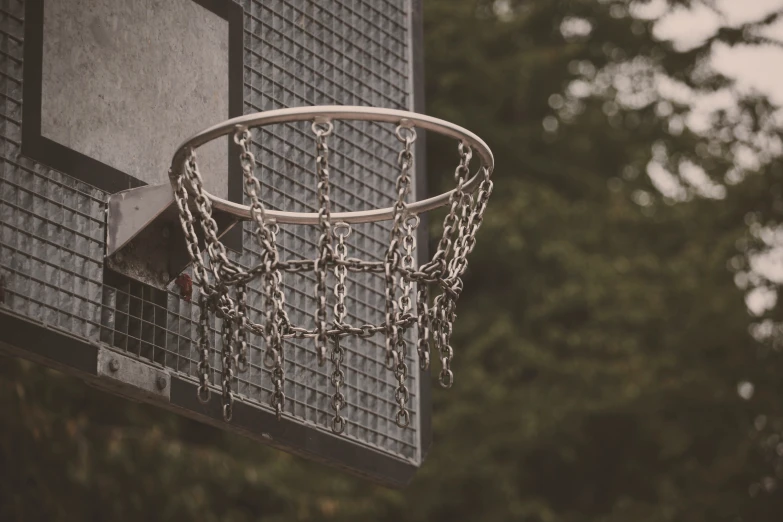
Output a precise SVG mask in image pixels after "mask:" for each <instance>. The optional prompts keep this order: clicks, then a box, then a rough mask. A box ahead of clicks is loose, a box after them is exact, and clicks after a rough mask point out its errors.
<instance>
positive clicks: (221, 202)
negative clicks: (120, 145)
mask: <svg viewBox="0 0 783 522" xmlns="http://www.w3.org/2000/svg"><path fill="white" fill-rule="evenodd" d="M332 120H362V121H377V122H384V123H394V124H398V125H405V126H409V127H411V128H421V129H424V130H428V131H432V132H437V133H438V134H442V135H444V136H448V137H450V138H454V139H456V140H459V141H461V142H463V143H465V144H467V145H469V146H470V147H471V149H473V150H474V151H476V153H477V154H478V156H479V158H481V163H482V165H481V168H480V169H479V170H478V171H477V173H476V174H475V175H473V176H472V177H471V178H470V179H469V180H468V181H467V182H465V185H464V187H463V190H464V191H466V192H473V191H475V190H476V189H477V188H478V186H479V184H480V183H481V180H482V179H483V174H482V172H484V171H485V170H486V172H487V173H488V175H491V174H492V171H493V169H494V167H495V158H494V156H493V155H492V151H491V150H490V149H489V147H488V146H487V144H486V143H484V141H483V140H482V139H481V138H479V137H478V136H476V135H475V134H474V133H472V132H471V131H469V130H467V129H465V128H463V127H460V126H459V125H456V124H454V123H451V122H448V121H445V120H441V119H438V118H433V117H431V116H427V115H424V114H418V113H415V112H409V111H401V110H396V109H383V108H375V107H358V106H343V105H323V106H314V107H294V108H289V109H278V110H273V111H266V112H257V113H254V114H247V115H245V116H239V117H237V118H232V119H230V120H226V121H224V122H223V123H219V124H217V125H214V126H212V127H209V128H208V129H205V130H203V131H201V132H199V133H198V134H196V135H195V136H193V137H191V138H189V139H187V140H186V141H185V142H183V143H182V144H181V145H180V146H179V148H178V149H177V152H176V153H175V154H174V157H173V158H172V161H171V170H170V176H171V181H172V183H176V179H177V177H178V176H179V174H180V173H181V172H182V169H183V168H184V165H185V161H186V159H187V157H188V155H189V152H190V151H191V150H193V149H196V148H198V147H200V146H201V145H204V144H205V143H208V142H210V141H212V140H215V139H217V138H220V137H223V136H229V135H231V134H233V133H234V132H235V131H236V129H237V128H242V127H244V128H248V129H249V128H255V127H263V126H265V125H272V124H275V123H289V122H295V121H313V122H314V123H331V122H332ZM205 192H206V191H205ZM453 192H454V190H450V191H448V192H443V193H441V194H438V195H437V196H433V197H431V198H427V199H423V200H420V201H416V202H413V203H410V204H408V206H407V208H408V211H409V212H411V213H412V214H420V213H422V212H428V211H430V210H433V209H436V208H438V207H442V206H444V205H446V204H448V202H449V199H450V198H451V194H452V193H453ZM206 194H207V196H208V197H209V198H210V200H211V201H212V206H213V207H214V208H217V209H219V210H222V211H223V212H227V213H229V214H232V215H234V216H235V217H237V218H239V219H243V220H246V221H249V220H251V219H252V216H251V212H250V207H248V206H246V205H242V204H239V203H234V202H232V201H228V200H225V199H223V198H219V197H217V196H214V195H212V194H209V193H206ZM265 216H266V217H267V218H268V219H270V220H274V221H275V222H277V223H290V224H298V225H317V224H318V222H319V221H318V214H317V213H314V212H287V211H281V210H267V211H266V212H265ZM393 216H394V208H393V207H386V208H379V209H373V210H357V211H353V212H333V213H332V214H331V217H332V219H334V220H336V221H344V222H345V223H369V222H375V221H386V220H389V219H392V218H393Z"/></svg>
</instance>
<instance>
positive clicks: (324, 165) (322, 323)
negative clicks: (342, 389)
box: [312, 122, 334, 366]
mask: <svg viewBox="0 0 783 522" xmlns="http://www.w3.org/2000/svg"><path fill="white" fill-rule="evenodd" d="M333 129H334V127H333V126H332V124H331V123H330V122H325V123H319V122H313V124H312V131H313V133H314V134H315V148H316V158H315V166H316V175H317V176H318V187H317V190H318V226H319V228H320V230H321V235H320V237H319V238H318V258H317V259H316V261H315V265H314V267H313V270H314V271H315V281H316V283H315V298H316V300H317V303H316V308H315V325H316V330H317V331H318V336H317V338H316V353H317V355H318V364H319V365H320V366H323V365H324V364H325V363H326V346H327V343H328V341H329V339H328V336H327V333H326V331H327V330H326V328H327V327H326V274H327V272H326V271H327V269H328V265H329V262H330V261H331V260H332V258H333V257H334V252H333V250H332V223H331V221H330V219H331V201H330V200H329V145H328V144H327V143H326V138H328V137H329V136H330V135H331V134H332V130H333Z"/></svg>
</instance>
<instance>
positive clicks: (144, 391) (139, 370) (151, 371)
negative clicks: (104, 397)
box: [97, 347, 171, 402]
mask: <svg viewBox="0 0 783 522" xmlns="http://www.w3.org/2000/svg"><path fill="white" fill-rule="evenodd" d="M97 374H98V377H99V379H100V383H101V386H104V387H107V388H113V389H115V390H116V391H117V392H118V393H120V394H122V395H126V396H129V397H138V396H139V395H140V394H141V395H143V396H145V397H147V398H151V399H157V400H164V401H166V402H169V400H170V396H171V376H170V375H169V373H168V372H167V371H165V370H163V369H158V368H155V367H153V366H150V365H149V364H145V363H143V362H141V361H138V360H135V359H131V358H130V357H126V356H124V355H121V354H119V353H117V352H115V351H112V350H107V349H106V348H103V347H101V348H98V368H97ZM123 392H124V393H123Z"/></svg>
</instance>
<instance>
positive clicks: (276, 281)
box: [264, 272, 285, 420]
mask: <svg viewBox="0 0 783 522" xmlns="http://www.w3.org/2000/svg"><path fill="white" fill-rule="evenodd" d="M281 282H282V281H281V276H280V273H279V272H269V273H267V274H266V275H265V276H264V283H265V288H264V293H265V294H266V303H265V319H266V328H264V344H265V345H266V352H265V353H264V365H265V366H266V367H267V368H270V369H271V372H272V385H273V386H274V391H273V392H272V396H271V397H270V399H269V404H270V405H271V406H272V407H273V408H274V410H275V415H277V419H278V420H280V418H281V417H282V415H283V408H284V407H285V391H284V388H283V384H284V382H285V371H284V369H283V366H284V364H285V354H284V352H283V338H282V336H281V335H280V306H281V303H280V301H279V299H278V297H277V296H278V291H277V287H279V286H280V285H281Z"/></svg>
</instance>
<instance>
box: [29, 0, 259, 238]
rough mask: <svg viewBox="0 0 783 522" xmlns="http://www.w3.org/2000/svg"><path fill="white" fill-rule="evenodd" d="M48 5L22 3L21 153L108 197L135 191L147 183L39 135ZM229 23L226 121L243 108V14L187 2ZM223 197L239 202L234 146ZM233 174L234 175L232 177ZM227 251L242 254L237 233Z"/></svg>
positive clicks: (228, 6) (222, 4)
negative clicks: (22, 100)
mask: <svg viewBox="0 0 783 522" xmlns="http://www.w3.org/2000/svg"><path fill="white" fill-rule="evenodd" d="M48 1H52V0H26V2H25V27H24V42H25V45H24V71H23V72H24V78H23V80H24V81H23V96H24V100H25V110H24V113H23V114H22V153H23V154H24V155H25V156H27V157H29V158H31V159H34V160H36V161H38V162H40V163H42V164H44V165H48V166H50V167H52V168H53V169H56V170H58V171H60V172H63V173H65V174H68V175H69V176H71V177H73V178H75V179H78V180H81V181H84V182H85V183H89V184H90V185H93V186H95V187H97V188H99V189H102V190H105V191H106V192H109V193H112V194H113V193H116V192H120V191H122V190H126V189H129V188H136V187H140V186H143V185H146V183H145V182H144V181H142V180H139V179H138V178H136V177H134V176H132V175H130V174H128V173H126V172H123V171H122V170H120V169H118V168H115V167H112V166H111V165H107V164H106V163H103V162H101V161H99V160H97V159H95V158H93V157H90V156H88V155H86V154H83V153H81V152H79V151H77V150H74V149H72V148H69V147H67V146H65V145H63V144H61V143H58V142H56V141H54V140H52V139H50V138H48V137H46V136H44V135H43V134H42V132H41V118H42V114H41V111H42V102H43V100H42V97H43V92H42V90H43V61H44V55H43V54H44V9H45V5H46V2H48ZM191 1H193V2H195V3H196V4H198V5H200V6H201V7H203V8H205V9H207V10H208V11H210V12H212V13H214V14H215V15H217V16H218V17H220V18H222V19H224V20H226V22H228V116H227V117H229V118H233V117H236V116H241V115H242V112H243V103H244V92H243V89H244V63H243V53H244V41H243V34H244V33H243V31H244V10H243V8H242V6H241V5H239V4H237V3H235V2H233V1H224V0H191ZM226 146H227V148H228V151H227V158H228V164H227V165H226V172H227V173H228V179H227V185H228V186H227V193H226V194H227V197H228V199H229V200H230V201H234V202H236V203H242V198H243V188H242V176H241V173H240V168H239V158H238V155H237V154H238V153H237V151H236V145H235V144H234V143H233V142H232V141H231V140H227V145H226ZM232 174H233V175H232ZM224 242H225V244H226V246H228V247H229V248H231V249H232V250H235V251H241V250H242V233H241V230H238V229H235V230H229V231H228V232H227V233H226V237H225V239H224Z"/></svg>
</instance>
